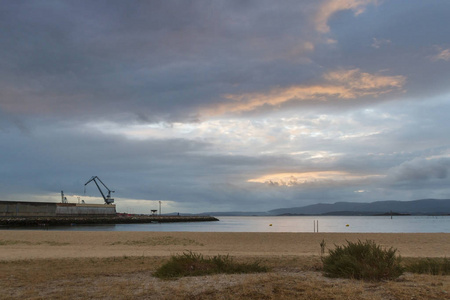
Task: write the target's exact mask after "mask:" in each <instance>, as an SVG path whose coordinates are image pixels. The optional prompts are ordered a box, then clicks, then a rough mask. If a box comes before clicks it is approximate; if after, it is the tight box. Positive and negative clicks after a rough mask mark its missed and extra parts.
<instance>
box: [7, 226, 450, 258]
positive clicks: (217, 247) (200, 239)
mask: <svg viewBox="0 0 450 300" xmlns="http://www.w3.org/2000/svg"><path fill="white" fill-rule="evenodd" d="M322 239H323V240H325V242H326V245H327V248H334V244H339V245H341V244H345V243H346V240H349V241H357V240H358V239H360V240H366V239H369V240H374V241H375V242H376V243H378V244H381V245H382V246H384V247H386V248H389V247H394V248H397V249H398V253H399V254H400V255H401V256H403V257H449V256H450V234H449V233H223V232H219V233H208V232H98V231H97V232H70V231H39V230H34V231H33V230H30V231H22V230H0V260H20V259H33V258H74V257H114V256H170V255H173V254H176V253H182V252H185V251H187V250H190V251H194V252H198V253H203V254H205V255H217V254H229V255H231V256H235V257H258V256H261V257H262V256H265V257H268V256H311V255H319V254H320V246H319V243H320V242H321V241H322Z"/></svg>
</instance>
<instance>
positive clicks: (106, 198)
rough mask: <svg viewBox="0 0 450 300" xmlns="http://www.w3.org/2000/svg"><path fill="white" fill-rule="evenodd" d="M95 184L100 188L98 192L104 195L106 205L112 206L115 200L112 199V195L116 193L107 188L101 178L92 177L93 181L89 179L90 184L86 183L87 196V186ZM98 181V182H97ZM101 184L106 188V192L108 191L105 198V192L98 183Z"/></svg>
mask: <svg viewBox="0 0 450 300" xmlns="http://www.w3.org/2000/svg"><path fill="white" fill-rule="evenodd" d="M92 181H93V182H94V183H95V185H96V186H97V188H98V190H99V191H100V194H102V197H103V200H105V203H106V204H112V203H114V199H113V198H111V193H114V191H111V190H110V189H109V188H108V187H107V186H106V184H104V183H103V181H101V179H100V178H98V176H92V177H91V179H89V180H88V182H86V183H85V184H84V193H85V194H86V185H88V184H89V183H90V182H92ZM97 181H98V182H97ZM99 182H100V183H101V184H102V185H103V186H104V187H105V188H106V190H107V191H108V194H107V195H106V196H105V194H104V193H103V191H102V189H101V188H100V185H99V184H98V183H99Z"/></svg>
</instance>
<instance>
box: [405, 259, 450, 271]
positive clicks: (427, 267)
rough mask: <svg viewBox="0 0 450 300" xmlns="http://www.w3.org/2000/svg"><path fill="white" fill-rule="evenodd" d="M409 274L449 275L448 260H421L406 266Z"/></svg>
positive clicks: (449, 260)
mask: <svg viewBox="0 0 450 300" xmlns="http://www.w3.org/2000/svg"><path fill="white" fill-rule="evenodd" d="M406 270H407V271H409V272H411V273H417V274H429V275H450V259H449V258H447V257H445V258H421V259H418V260H416V261H414V262H413V263H411V264H409V265H407V266H406Z"/></svg>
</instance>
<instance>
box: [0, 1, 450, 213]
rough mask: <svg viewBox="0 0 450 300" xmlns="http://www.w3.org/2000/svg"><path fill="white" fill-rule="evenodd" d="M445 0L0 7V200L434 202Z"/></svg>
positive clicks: (445, 135) (136, 205)
mask: <svg viewBox="0 0 450 300" xmlns="http://www.w3.org/2000/svg"><path fill="white" fill-rule="evenodd" d="M449 15H450V2H449V1H447V0H432V1H422V0H409V1H395V0H378V1H376V0H321V1H306V0H305V1H300V0H295V1H294V0H293V1H288V0H281V1H269V0H254V1H252V0H236V1H233V0H224V1H206V0H205V1H199V0H192V1H185V0H183V1H181V0H180V1H170V0H169V1H167V0H159V1H158V0H155V1H133V0H130V1H114V0H108V1H106V0H85V1H84V0H77V1H66V0H54V1H53V0H46V1H27V0H23V1H16V0H3V1H1V2H0V41H1V43H0V162H1V165H0V199H2V200H11V201H45V202H59V201H61V196H60V192H61V190H63V191H64V193H65V195H66V197H67V199H68V201H69V202H77V201H80V199H81V200H85V202H86V203H102V202H103V201H102V199H101V198H99V197H100V193H99V192H98V190H97V189H96V187H95V185H94V184H93V183H90V184H88V185H87V186H86V192H85V190H84V188H85V186H84V184H85V183H86V182H87V181H88V180H89V179H90V178H91V177H92V176H98V177H99V178H100V179H101V180H102V181H103V182H104V183H105V184H106V185H107V186H108V188H110V189H111V190H114V191H115V193H114V194H112V195H113V196H114V198H115V203H116V204H117V210H118V211H120V212H129V213H150V210H151V209H159V202H160V201H161V206H162V213H169V212H191V213H199V212H211V211H213V212H217V211H268V210H271V209H276V208H286V207H299V206H305V205H310V204H315V203H334V202H338V201H352V202H373V201H382V200H401V201H406V200H416V199H423V198H436V199H448V198H450V173H449V171H450V135H449V131H448V129H449V128H450V118H449V114H450V19H449V18H448V16H449Z"/></svg>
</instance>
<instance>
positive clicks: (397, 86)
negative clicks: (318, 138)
mask: <svg viewBox="0 0 450 300" xmlns="http://www.w3.org/2000/svg"><path fill="white" fill-rule="evenodd" d="M323 78H324V80H325V82H324V83H323V84H317V85H295V86H290V87H286V88H275V89H272V90H270V91H268V92H266V93H261V92H256V93H245V94H228V95H224V97H225V98H226V99H228V100H230V102H225V103H222V104H219V105H217V106H215V107H213V108H210V109H208V110H206V114H208V115H220V114H224V113H238V112H245V111H252V110H255V109H257V108H259V107H261V106H263V105H271V106H277V105H281V104H283V103H285V102H288V101H303V100H318V101H326V100H329V99H330V98H338V99H355V98H357V97H363V96H371V97H378V96H380V95H382V94H386V93H389V92H393V91H401V89H402V87H403V85H404V84H405V81H406V78H405V77H404V76H401V75H397V76H385V75H379V74H369V73H364V72H361V71H360V70H359V69H352V70H342V71H333V72H329V73H326V74H325V75H324V76H323Z"/></svg>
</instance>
